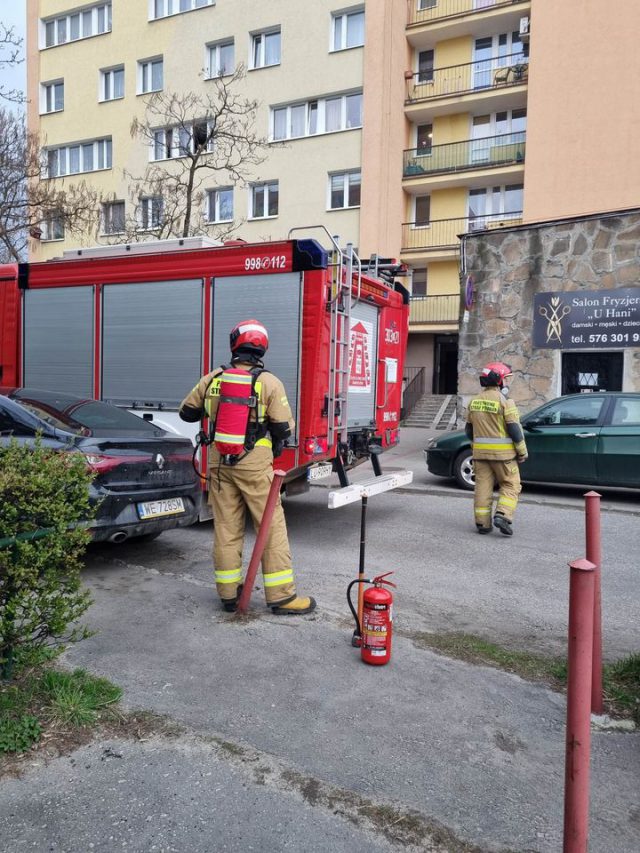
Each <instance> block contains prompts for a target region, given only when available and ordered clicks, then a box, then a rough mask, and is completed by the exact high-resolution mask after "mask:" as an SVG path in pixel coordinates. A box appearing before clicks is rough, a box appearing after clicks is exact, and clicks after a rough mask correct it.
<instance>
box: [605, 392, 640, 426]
mask: <svg viewBox="0 0 640 853" xmlns="http://www.w3.org/2000/svg"><path fill="white" fill-rule="evenodd" d="M627 424H634V425H635V426H637V425H638V424H640V400H636V399H634V398H633V397H620V398H619V399H618V400H616V405H615V408H614V410H613V417H612V418H611V426H623V425H624V426H626V425H627Z"/></svg>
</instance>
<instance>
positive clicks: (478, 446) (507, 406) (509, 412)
mask: <svg viewBox="0 0 640 853" xmlns="http://www.w3.org/2000/svg"><path fill="white" fill-rule="evenodd" d="M467 423H468V424H471V426H472V428H473V440H472V445H471V449H472V454H473V458H474V459H495V460H502V461H508V460H510V459H515V457H516V456H519V455H524V454H526V447H524V442H522V443H519V444H518V448H517V450H516V446H515V445H514V443H513V440H512V439H511V438H510V436H509V433H508V431H507V426H506V425H507V424H511V423H516V424H519V423H520V415H519V414H518V407H517V406H516V404H515V403H514V402H513V401H512V400H507V399H505V397H504V396H503V395H502V394H501V393H500V389H499V388H495V387H492V388H485V389H483V390H482V391H481V393H480V394H479V395H478V396H477V397H474V398H473V400H471V402H470V403H469V406H468V409H467ZM521 444H522V446H521ZM523 448H524V453H523Z"/></svg>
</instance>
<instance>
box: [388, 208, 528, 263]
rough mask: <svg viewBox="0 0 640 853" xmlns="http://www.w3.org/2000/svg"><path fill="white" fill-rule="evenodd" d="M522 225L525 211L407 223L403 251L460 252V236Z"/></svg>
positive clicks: (403, 228)
mask: <svg viewBox="0 0 640 853" xmlns="http://www.w3.org/2000/svg"><path fill="white" fill-rule="evenodd" d="M521 222H522V211H521V210H514V211H512V212H510V213H491V214H486V215H484V216H460V217H458V218H456V219H433V220H432V221H431V222H429V223H428V224H421V223H419V222H405V223H404V224H403V226H402V251H403V252H416V251H417V252H437V251H443V250H445V249H450V250H452V251H453V252H455V253H457V251H458V244H459V240H458V235H459V234H467V233H469V232H473V231H485V230H488V229H491V228H502V227H504V226H508V225H509V226H510V225H520V223H521Z"/></svg>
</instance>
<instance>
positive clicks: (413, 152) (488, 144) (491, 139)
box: [402, 130, 526, 178]
mask: <svg viewBox="0 0 640 853" xmlns="http://www.w3.org/2000/svg"><path fill="white" fill-rule="evenodd" d="M525 152H526V131H524V130H518V131H512V132H511V133H501V134H499V135H498V136H483V137H481V138H480V139H465V140H463V141H462V142H447V143H445V144H443V145H431V146H425V147H422V148H408V149H406V150H405V151H404V152H403V168H402V175H403V177H405V178H415V177H420V176H422V175H434V174H437V173H442V172H462V171H469V170H470V169H491V168H494V167H495V166H511V165H514V164H516V165H517V164H520V163H524V158H525Z"/></svg>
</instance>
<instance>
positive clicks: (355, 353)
mask: <svg viewBox="0 0 640 853" xmlns="http://www.w3.org/2000/svg"><path fill="white" fill-rule="evenodd" d="M377 353H378V309H377V308H375V307H374V306H372V305H367V304H365V303H364V302H356V303H355V304H354V305H353V306H352V307H351V334H350V336H349V392H348V393H349V404H348V409H347V413H348V416H347V426H348V427H368V426H375V423H376V378H377V372H378V370H377V368H378V361H377V358H378V356H377Z"/></svg>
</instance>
